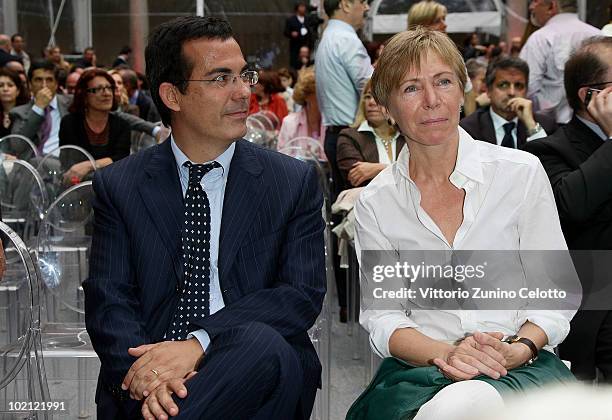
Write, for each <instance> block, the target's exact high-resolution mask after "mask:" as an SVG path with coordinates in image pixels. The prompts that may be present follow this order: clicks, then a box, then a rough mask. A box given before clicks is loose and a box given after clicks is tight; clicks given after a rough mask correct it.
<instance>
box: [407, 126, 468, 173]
mask: <svg viewBox="0 0 612 420" xmlns="http://www.w3.org/2000/svg"><path fill="white" fill-rule="evenodd" d="M407 146H408V148H409V150H410V160H409V162H408V168H409V172H410V178H411V179H412V180H413V181H414V182H416V183H418V182H419V181H423V182H431V181H433V182H435V183H445V182H448V180H449V177H450V175H451V174H452V173H453V171H454V170H455V166H456V163H457V152H458V149H459V135H457V136H456V137H455V138H454V139H452V140H450V141H448V142H446V143H443V144H438V145H435V146H429V145H424V144H422V143H418V142H416V141H414V140H412V139H408V144H407Z"/></svg>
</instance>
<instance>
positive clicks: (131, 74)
mask: <svg viewBox="0 0 612 420" xmlns="http://www.w3.org/2000/svg"><path fill="white" fill-rule="evenodd" d="M119 74H120V75H121V78H122V79H123V86H124V87H125V90H126V91H127V94H128V98H130V104H132V105H136V106H138V112H139V114H138V116H139V117H140V118H142V119H143V120H147V121H151V122H158V121H159V120H160V115H159V112H158V111H157V108H156V107H155V104H154V103H153V100H152V99H151V98H150V97H149V95H147V94H146V93H145V92H144V91H142V90H140V89H138V75H137V74H136V72H135V71H134V70H132V69H125V68H124V69H121V70H119Z"/></svg>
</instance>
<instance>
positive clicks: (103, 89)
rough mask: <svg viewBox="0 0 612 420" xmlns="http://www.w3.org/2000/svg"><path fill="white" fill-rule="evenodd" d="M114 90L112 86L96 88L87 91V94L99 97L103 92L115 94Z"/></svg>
mask: <svg viewBox="0 0 612 420" xmlns="http://www.w3.org/2000/svg"><path fill="white" fill-rule="evenodd" d="M113 91H114V89H113V87H112V86H111V85H105V86H96V87H93V88H89V89H85V92H87V93H93V94H94V95H97V94H99V93H102V92H108V93H113Z"/></svg>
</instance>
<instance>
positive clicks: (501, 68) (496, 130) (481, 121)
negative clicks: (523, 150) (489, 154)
mask: <svg viewBox="0 0 612 420" xmlns="http://www.w3.org/2000/svg"><path fill="white" fill-rule="evenodd" d="M528 80H529V67H528V66H527V63H526V62H524V61H523V60H521V59H520V58H512V57H508V58H502V59H499V60H496V61H493V62H492V63H491V64H490V65H489V67H488V68H487V73H486V76H485V81H486V85H487V94H488V96H489V98H490V100H491V106H489V107H486V108H483V109H479V110H478V111H476V112H474V113H472V114H471V115H469V116H467V117H466V118H464V119H462V120H461V122H460V125H461V127H463V128H464V129H465V131H467V132H468V133H470V135H471V136H472V137H473V138H475V139H477V140H484V141H488V142H489V143H493V144H498V145H501V146H506V147H512V148H515V149H516V148H517V146H518V147H521V146H522V145H523V144H525V143H526V142H528V141H531V140H534V139H537V138H542V137H546V136H547V135H548V134H552V133H553V132H554V131H555V130H556V129H557V124H556V122H555V120H554V119H553V118H550V117H548V116H546V115H543V114H539V113H535V114H534V113H533V109H532V103H531V101H530V100H529V99H527V98H525V95H526V94H527V81H528Z"/></svg>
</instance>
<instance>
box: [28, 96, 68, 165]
mask: <svg viewBox="0 0 612 420" xmlns="http://www.w3.org/2000/svg"><path fill="white" fill-rule="evenodd" d="M47 106H50V107H51V131H50V132H49V138H48V139H47V141H46V142H45V145H44V146H43V154H47V153H49V152H50V151H52V150H55V149H57V148H58V147H59V129H60V123H61V122H62V116H61V115H60V112H59V108H58V105H57V96H56V95H54V96H53V99H51V102H49V105H47ZM32 111H34V112H36V113H37V114H38V115H40V116H41V117H44V116H45V110H44V109H43V108H41V107H39V106H37V105H32Z"/></svg>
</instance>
